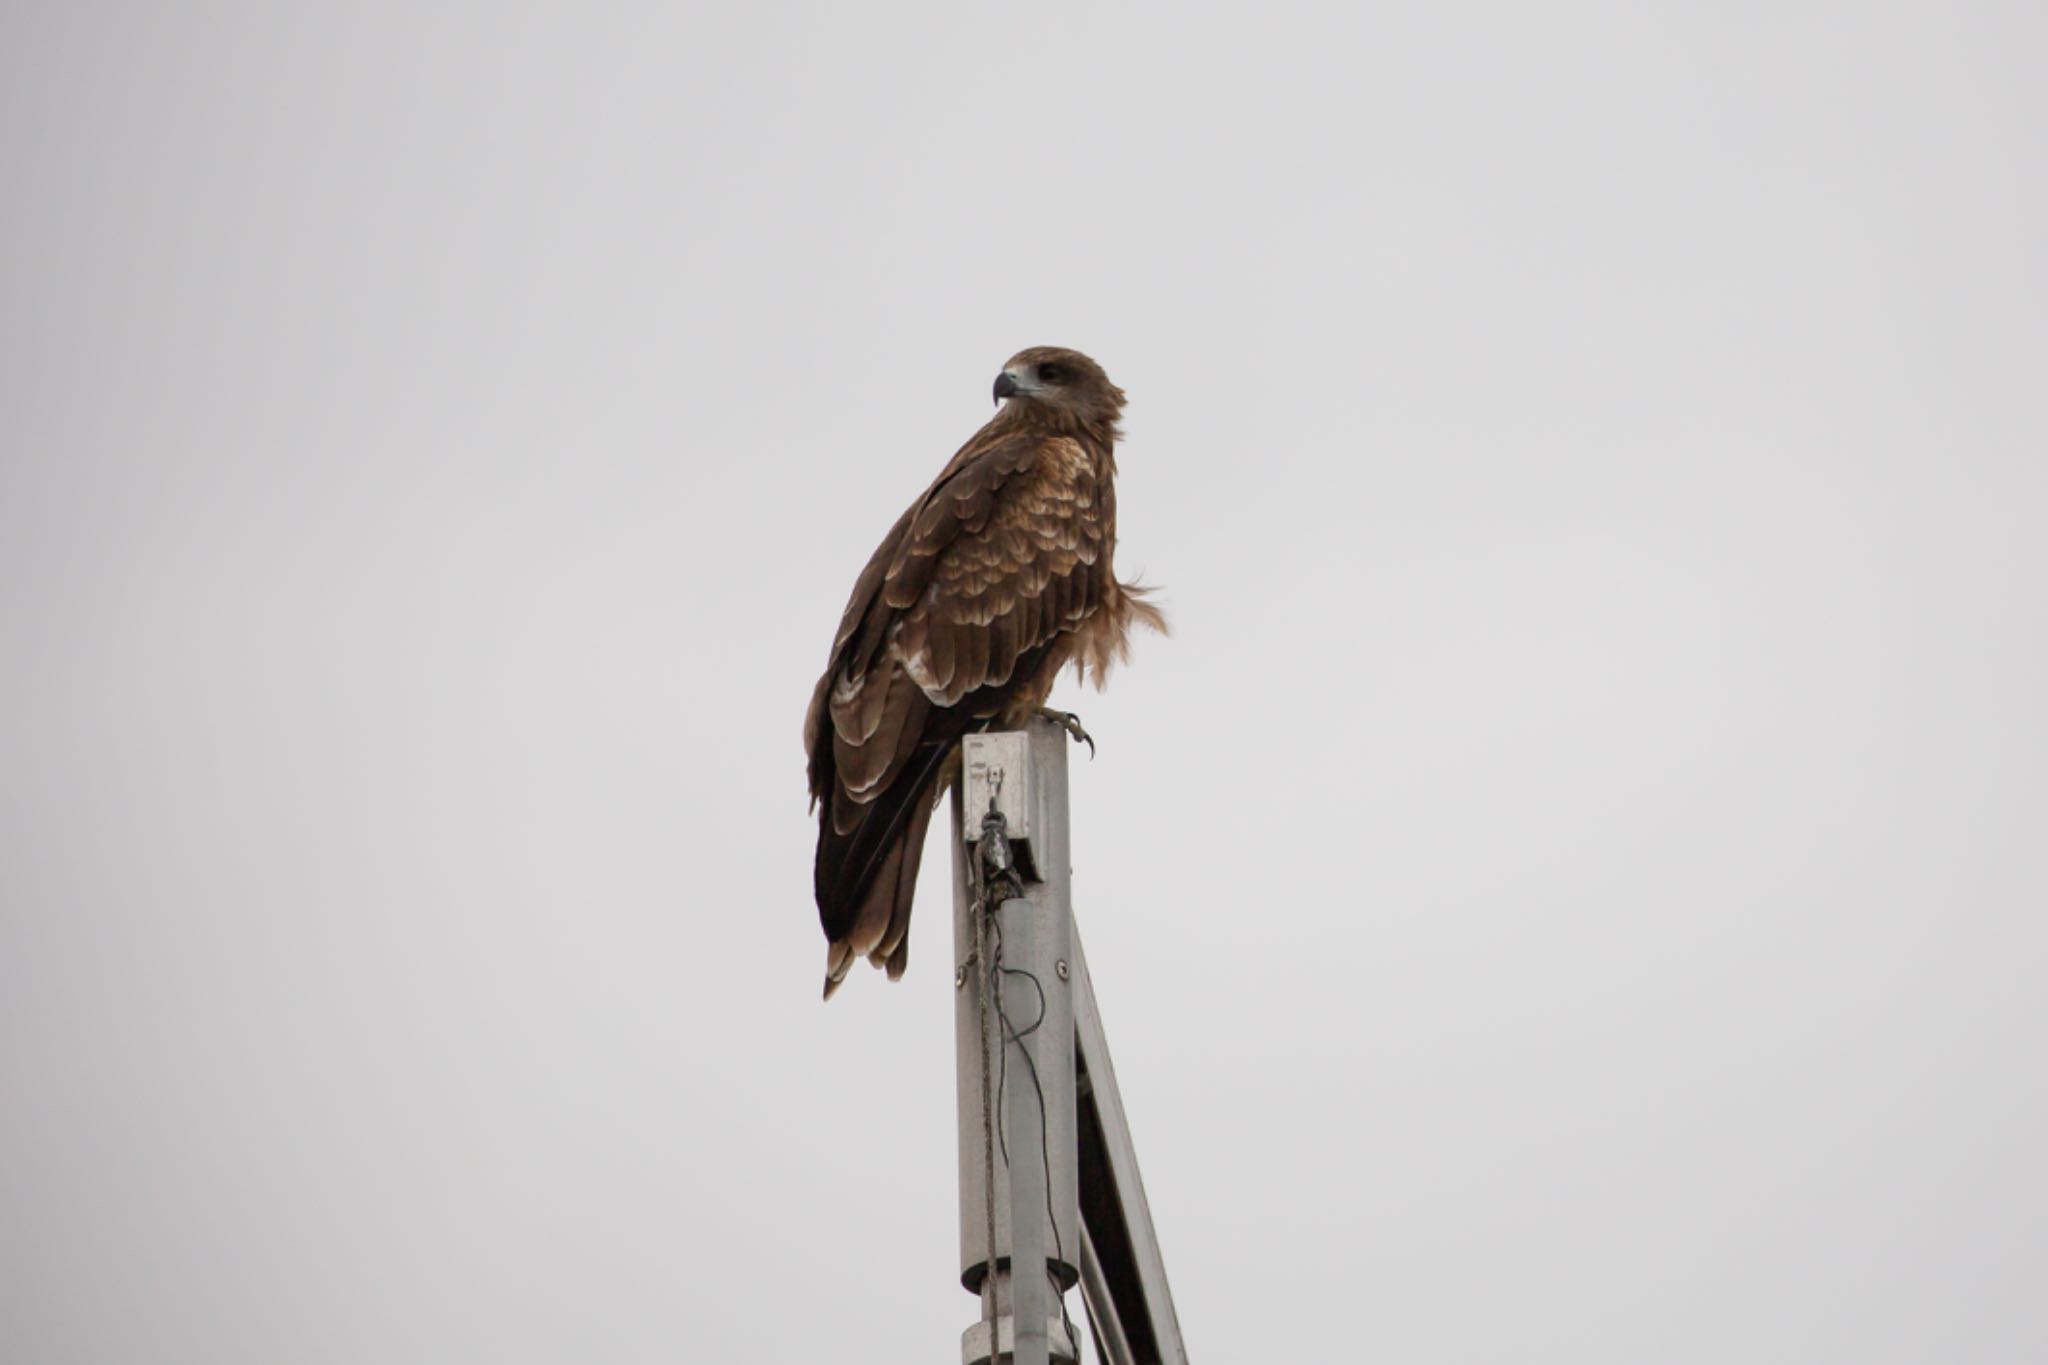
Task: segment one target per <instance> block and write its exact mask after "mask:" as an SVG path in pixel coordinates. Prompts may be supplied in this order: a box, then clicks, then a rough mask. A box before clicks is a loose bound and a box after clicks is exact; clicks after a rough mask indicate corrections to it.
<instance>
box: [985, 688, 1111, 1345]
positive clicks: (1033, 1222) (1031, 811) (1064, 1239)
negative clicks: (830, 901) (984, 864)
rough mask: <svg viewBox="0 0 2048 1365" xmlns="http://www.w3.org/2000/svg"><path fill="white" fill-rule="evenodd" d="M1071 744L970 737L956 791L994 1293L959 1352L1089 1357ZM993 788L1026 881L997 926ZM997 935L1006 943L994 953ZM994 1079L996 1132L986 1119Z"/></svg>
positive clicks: (1024, 735) (1050, 730)
mask: <svg viewBox="0 0 2048 1365" xmlns="http://www.w3.org/2000/svg"><path fill="white" fill-rule="evenodd" d="M1067 743H1068V740H1067V735H1066V732H1065V731H1064V730H1062V729H1060V728H1059V727H1057V726H1055V725H1052V724H1051V723H1049V722H1047V721H1043V720H1038V721H1034V722H1033V723H1032V725H1031V728H1030V729H1029V730H1026V731H1021V732H1014V731H1012V732H999V733H994V734H985V735H970V736H968V737H967V738H966V739H965V740H964V741H963V742H962V749H963V754H962V757H963V762H962V765H961V766H962V773H961V779H960V781H959V783H958V784H956V786H955V787H954V791H953V834H954V838H953V950H954V951H953V960H954V967H955V970H954V978H953V980H954V985H955V990H954V1010H953V1033H954V1039H955V1050H956V1054H957V1057H958V1061H959V1065H958V1072H957V1074H958V1099H959V1116H960V1124H959V1131H960V1263H961V1269H960V1282H961V1284H962V1285H964V1286H965V1287H966V1289H967V1291H968V1292H969V1293H972V1294H978V1295H980V1296H981V1301H982V1319H981V1321H979V1322H977V1323H975V1324H974V1325H973V1326H972V1327H969V1328H968V1329H967V1331H966V1332H964V1333H963V1334H962V1336H961V1341H960V1355H961V1361H962V1365H984V1362H986V1365H1003V1362H1014V1365H1052V1362H1060V1361H1067V1362H1073V1361H1078V1360H1079V1359H1080V1344H1079V1343H1078V1342H1077V1341H1075V1340H1074V1339H1073V1336H1072V1334H1071V1333H1070V1332H1069V1331H1068V1330H1067V1325H1066V1324H1067V1317H1066V1314H1065V1313H1064V1312H1063V1311H1062V1306H1063V1305H1062V1297H1063V1296H1064V1294H1065V1293H1066V1291H1067V1290H1069V1289H1071V1288H1072V1287H1073V1286H1074V1285H1075V1283H1076V1282H1077V1281H1078V1280H1079V1278H1080V1269H1079V1265H1080V1259H1081V1243H1080V1226H1079V1221H1080V1215H1079V1200H1078V1187H1077V1171H1078V1166H1079V1161H1078V1154H1077V1139H1076V1132H1077V1129H1076V1126H1075V1104H1076V1097H1075V1090H1074V999H1073V976H1074V972H1073V965H1072V964H1073V951H1072V947H1071V945H1072V942H1073V901H1072V887H1071V868H1070V866H1069V843H1068V825H1067ZM991 801H993V802H994V805H995V808H996V809H997V810H999V811H1000V812H1001V813H1002V815H1003V817H1004V818H1003V825H1004V832H1005V834H1006V836H1007V838H1008V841H1009V845H1010V849H1011V852H1012V855H1013V857H1014V860H1015V863H1016V865H1017V868H1018V871H1019V872H1020V874H1021V875H1022V883H1023V894H1022V895H1021V896H1014V897H1011V898H1009V899H1007V900H1005V901H1003V902H1002V904H1001V905H1000V907H998V908H997V910H996V913H995V917H994V920H995V922H994V925H993V926H992V927H993V929H994V931H995V932H994V933H993V934H990V935H987V936H984V934H983V932H982V926H981V925H980V924H979V922H978V916H977V913H976V907H975V899H976V898H975V889H976V885H977V869H976V866H975V860H976V859H977V857H978V854H977V851H976V846H975V845H976V841H977V840H979V839H980V838H981V835H982V819H983V816H984V815H985V814H986V813H987V812H988V810H989V809H990V804H991ZM984 945H987V946H988V947H989V948H991V949H993V951H991V952H988V953H986V954H984V951H983V946H984ZM985 957H986V959H987V960H985ZM992 969H994V970H992ZM985 1005H986V1006H987V1007H988V1009H989V1017H988V1020H987V1022H988V1025H989V1027H988V1029H987V1035H988V1039H989V1045H988V1048H987V1050H986V1051H984V1049H983V1046H982V1038H983V1032H984V1030H983V1023H984V1019H983V1009H984V1006H985ZM985 1076H986V1077H987V1078H988V1097H989V1099H990V1100H992V1101H993V1102H994V1104H993V1107H994V1108H995V1109H996V1110H997V1116H996V1117H997V1126H996V1128H995V1130H994V1131H991V1130H989V1129H988V1128H987V1126H986V1125H985V1122H984V1112H985V1111H984V1092H983V1078H984V1077H985ZM991 1184H993V1189H994V1196H995V1219H994V1222H995V1226H994V1229H993V1232H994V1239H993V1242H994V1245H993V1246H992V1247H991V1245H990V1240H991V1239H990V1231H991V1229H990V1227H989V1212H988V1195H989V1191H990V1187H991Z"/></svg>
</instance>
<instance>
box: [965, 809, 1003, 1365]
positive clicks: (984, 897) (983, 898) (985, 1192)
mask: <svg viewBox="0 0 2048 1365" xmlns="http://www.w3.org/2000/svg"><path fill="white" fill-rule="evenodd" d="M989 804H990V806H991V807H993V806H994V804H995V803H994V801H993V800H991V801H990V803H989ZM973 863H974V908H975V912H976V915H977V917H978V918H977V922H976V925H975V930H976V937H975V948H974V951H975V955H976V956H977V957H979V958H980V959H981V965H983V966H987V964H988V963H989V961H990V960H991V959H990V952H991V948H992V945H993V937H992V935H991V933H990V926H992V925H993V924H994V923H995V916H994V915H992V914H990V913H989V907H988V879H987V876H986V874H985V872H984V870H983V868H982V864H981V848H980V846H979V845H977V846H976V847H975V850H974V859H973ZM975 994H977V995H979V996H980V997H981V1066H980V1067H979V1068H978V1069H979V1070H980V1072H981V1162H982V1181H981V1188H982V1197H983V1199H984V1200H985V1201H986V1202H987V1209H986V1212H987V1214H988V1241H987V1242H986V1243H984V1244H983V1249H984V1251H985V1252H986V1253H987V1255H986V1259H984V1260H983V1261H982V1270H981V1274H982V1281H983V1283H985V1284H986V1285H987V1286H988V1358H989V1365H995V1362H996V1356H997V1354H998V1351H997V1348H998V1346H1000V1345H1001V1324H1002V1320H1003V1317H1002V1311H1001V1310H1002V1304H1001V1302H1000V1298H999V1296H1000V1294H1001V1292H1002V1281H1001V1280H999V1279H998V1278H997V1277H996V1154H995V1135H996V1132H997V1121H998V1116H997V1113H996V1101H995V1095H994V1091H993V1090H992V1089H991V1088H990V1083H989V1074H988V1033H989V1015H990V1012H991V1006H992V1004H993V1003H994V1002H993V1001H991V1000H990V998H989V992H988V989H987V987H986V986H984V987H983V988H982V989H980V990H978V991H976V992H975ZM1003 1161H1004V1164H1005V1165H1008V1164H1009V1157H1008V1155H1007V1154H1006V1155H1005V1156H1004V1158H1003Z"/></svg>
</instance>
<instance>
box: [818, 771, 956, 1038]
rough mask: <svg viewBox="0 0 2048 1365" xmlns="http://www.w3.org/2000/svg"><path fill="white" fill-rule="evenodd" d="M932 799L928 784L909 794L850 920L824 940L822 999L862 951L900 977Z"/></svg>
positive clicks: (907, 949) (907, 952) (892, 976)
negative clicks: (903, 816) (905, 808)
mask: <svg viewBox="0 0 2048 1365" xmlns="http://www.w3.org/2000/svg"><path fill="white" fill-rule="evenodd" d="M935 804H936V803H935V802H934V801H933V800H932V798H931V792H930V790H929V789H927V790H925V791H916V792H912V793H911V794H910V801H909V809H908V811H907V812H906V815H907V818H906V819H905V820H904V822H903V826H902V829H901V831H900V832H899V833H898V835H897V837H896V839H895V842H894V843H893V844H892V845H891V846H890V847H889V850H888V852H886V853H885V854H883V855H882V859H881V865H880V866H879V867H878V868H877V869H876V872H875V879H874V880H873V881H872V882H871V883H869V884H868V887H867V890H866V891H865V892H864V893H862V896H861V900H860V905H859V907H858V908H857V909H856V910H855V911H854V913H853V919H852V922H851V924H850V925H849V927H848V928H847V930H846V932H845V933H844V934H843V935H841V936H839V937H837V938H834V939H832V940H831V942H829V943H827V944H826V945H825V999H827V1000H830V999H831V998H832V992H834V991H836V990H838V989H839V983H840V982H842V981H844V980H846V974H847V973H848V972H849V971H851V970H852V969H853V962H854V959H855V958H859V957H864V958H866V959H867V960H868V961H869V962H871V963H873V964H874V965H875V966H877V967H880V968H883V969H884V970H886V971H887V972H888V973H889V979H890V980H891V981H896V980H900V979H901V978H902V976H903V969H904V968H905V967H906V966H908V965H909V963H910V903H911V899H912V897H913V896H915V895H916V894H917V870H918V867H919V865H920V864H922V862H923V861H924V837H925V832H926V831H927V830H928V829H929V828H930V827H931V820H932V809H933V807H934V805H935ZM877 814H878V813H877ZM869 818H870V819H873V818H875V814H870V816H869ZM828 819H829V814H828Z"/></svg>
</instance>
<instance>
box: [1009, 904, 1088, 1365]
mask: <svg viewBox="0 0 2048 1365" xmlns="http://www.w3.org/2000/svg"><path fill="white" fill-rule="evenodd" d="M991 919H992V922H993V923H994V926H995V956H994V959H993V960H992V962H991V964H990V965H991V967H992V969H993V970H994V971H995V972H997V973H999V974H1001V975H1003V976H1021V977H1023V978H1024V979H1025V980H1026V981H1029V982H1030V983H1031V988H1032V989H1033V990H1034V991H1036V992H1038V1017H1037V1018H1036V1019H1034V1020H1032V1021H1031V1024H1030V1027H1028V1028H1024V1029H1021V1030H1020V1029H1019V1028H1018V1027H1017V1026H1016V1023H1015V1021H1014V1020H1012V1019H1011V1018H1010V1015H1009V1012H1008V1011H1007V1010H1004V1009H1003V1007H1002V997H1001V995H1000V993H999V994H998V995H997V998H996V1012H997V1014H998V1016H999V1017H1000V1018H1001V1019H1002V1021H1003V1028H1004V1030H1005V1031H1006V1032H1007V1033H1008V1035H1009V1040H1008V1041H1009V1042H1014V1043H1016V1044H1017V1052H1018V1055H1019V1056H1021V1057H1023V1059H1024V1066H1025V1070H1026V1072H1027V1074H1028V1075H1029V1076H1030V1077H1031V1090H1032V1093H1033V1094H1034V1095H1036V1096H1037V1097H1038V1155H1039V1160H1040V1161H1041V1162H1043V1163H1044V1170H1045V1221H1046V1222H1047V1224H1049V1225H1050V1226H1051V1228H1052V1254H1053V1257H1054V1259H1056V1260H1057V1261H1058V1262H1059V1263H1060V1264H1061V1265H1065V1264H1066V1263H1067V1250H1066V1248H1065V1247H1064V1246H1062V1245H1061V1239H1060V1220H1059V1215H1058V1214H1057V1213H1056V1212H1054V1211H1053V1201H1052V1132H1051V1127H1050V1124H1051V1119H1050V1118H1049V1117H1048V1116H1047V1114H1046V1112H1045V1086H1044V1085H1043V1084H1042V1083H1041V1082H1040V1081H1039V1078H1038V1059H1037V1058H1035V1057H1033V1056H1032V1055H1031V1049H1029V1048H1027V1047H1025V1046H1024V1040H1025V1039H1026V1038H1029V1037H1030V1036H1031V1035H1032V1034H1034V1033H1036V1032H1038V1030H1039V1029H1040V1028H1042V1027H1044V1025H1045V1016H1046V1015H1047V1013H1048V1012H1049V1011H1050V1008H1051V1007H1050V1003H1049V1002H1048V1001H1047V1000H1046V998H1045V983H1044V982H1043V981H1040V980H1039V979H1038V974H1037V973H1036V972H1032V971H1029V970H1027V969H1025V968H1023V967H1006V966H1004V965H1003V926H1002V923H1001V921H999V920H993V917H991ZM1009 1062H1010V1049H1009V1046H1008V1043H1005V1045H1004V1047H1003V1060H1002V1065H1001V1066H1000V1067H999V1068H998V1073H997V1086H996V1097H997V1098H996V1104H997V1106H998V1112H1000V1106H1001V1105H1002V1103H1003V1098H1004V1097H1005V1095H1006V1094H1007V1092H1008V1090H1009V1085H1008V1078H1009ZM996 1132H997V1135H998V1137H1000V1138H1001V1139H1002V1144H1003V1165H1005V1166H1008V1165H1009V1164H1010V1142H1009V1126H1008V1125H1007V1124H1001V1123H999V1124H998V1125H997V1129H996ZM1015 1270H1016V1266H1015V1263H1014V1261H1013V1262H1012V1265H1011V1271H1012V1273H1013V1274H1014V1273H1015ZM1046 1278H1047V1279H1048V1280H1050V1281H1051V1282H1052V1290H1053V1300H1054V1302H1056V1303H1058V1304H1059V1306H1060V1324H1061V1325H1062V1326H1063V1327H1065V1328H1066V1331H1067V1340H1068V1341H1070V1342H1072V1343H1073V1345H1074V1349H1075V1350H1076V1352H1078V1351H1079V1350H1080V1345H1081V1343H1080V1338H1078V1337H1077V1336H1075V1334H1074V1320H1073V1319H1072V1318H1071V1317H1069V1316H1068V1315H1067V1296H1066V1293H1065V1291H1064V1290H1063V1289H1062V1288H1061V1286H1060V1282H1059V1278H1058V1277H1057V1276H1055V1275H1052V1274H1047V1276H1046Z"/></svg>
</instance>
